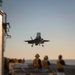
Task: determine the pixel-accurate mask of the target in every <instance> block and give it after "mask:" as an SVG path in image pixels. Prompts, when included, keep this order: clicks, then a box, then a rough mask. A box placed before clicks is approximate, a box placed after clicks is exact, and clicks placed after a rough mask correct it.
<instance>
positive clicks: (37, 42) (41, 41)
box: [24, 32, 49, 47]
mask: <svg viewBox="0 0 75 75" xmlns="http://www.w3.org/2000/svg"><path fill="white" fill-rule="evenodd" d="M30 38H31V40H25V41H24V42H28V44H32V45H31V47H33V45H34V44H35V45H36V46H37V45H39V46H40V44H42V47H44V45H43V44H44V42H49V40H44V39H43V38H41V33H40V32H39V33H37V36H36V38H35V39H32V37H30Z"/></svg>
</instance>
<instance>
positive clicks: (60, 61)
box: [57, 55, 65, 75]
mask: <svg viewBox="0 0 75 75" xmlns="http://www.w3.org/2000/svg"><path fill="white" fill-rule="evenodd" d="M64 66H65V61H64V60H63V59H62V55H59V57H58V60H57V70H58V72H59V73H63V75H64ZM59 75H60V74H59Z"/></svg>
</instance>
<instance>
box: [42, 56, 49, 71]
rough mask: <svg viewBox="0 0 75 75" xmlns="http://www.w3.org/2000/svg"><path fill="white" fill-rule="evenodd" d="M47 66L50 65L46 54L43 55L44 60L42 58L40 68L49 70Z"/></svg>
mask: <svg viewBox="0 0 75 75" xmlns="http://www.w3.org/2000/svg"><path fill="white" fill-rule="evenodd" d="M49 66H50V62H49V60H48V56H47V55H46V56H45V57H44V60H42V68H44V69H48V70H50V68H49Z"/></svg>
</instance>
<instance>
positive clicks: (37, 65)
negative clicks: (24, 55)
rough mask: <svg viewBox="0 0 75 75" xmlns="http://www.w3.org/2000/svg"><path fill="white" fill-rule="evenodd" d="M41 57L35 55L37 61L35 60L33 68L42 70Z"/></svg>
mask: <svg viewBox="0 0 75 75" xmlns="http://www.w3.org/2000/svg"><path fill="white" fill-rule="evenodd" d="M39 57H40V55H39V54H36V55H35V59H34V60H33V67H34V68H38V69H41V68H42V66H41V59H40V58H39Z"/></svg>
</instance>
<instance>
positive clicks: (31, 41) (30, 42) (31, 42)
mask: <svg viewBox="0 0 75 75" xmlns="http://www.w3.org/2000/svg"><path fill="white" fill-rule="evenodd" d="M25 42H28V43H29V44H33V43H34V40H26V41H25Z"/></svg>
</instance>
